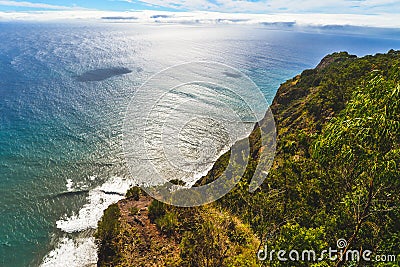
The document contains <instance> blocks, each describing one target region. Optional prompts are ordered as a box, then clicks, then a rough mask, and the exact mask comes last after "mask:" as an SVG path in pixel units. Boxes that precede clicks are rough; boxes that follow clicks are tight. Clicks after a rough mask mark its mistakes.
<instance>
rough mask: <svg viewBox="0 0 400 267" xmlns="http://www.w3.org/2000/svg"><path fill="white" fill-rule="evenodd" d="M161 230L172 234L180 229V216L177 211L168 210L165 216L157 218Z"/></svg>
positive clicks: (156, 221)
mask: <svg viewBox="0 0 400 267" xmlns="http://www.w3.org/2000/svg"><path fill="white" fill-rule="evenodd" d="M155 223H156V225H157V227H158V228H159V229H160V231H161V232H163V233H165V234H167V235H172V234H173V233H175V231H176V230H177V229H178V216H177V214H176V213H175V212H167V213H166V214H165V215H164V216H162V217H160V218H158V219H156V220H155Z"/></svg>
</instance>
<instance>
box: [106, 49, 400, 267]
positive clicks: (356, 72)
mask: <svg viewBox="0 0 400 267" xmlns="http://www.w3.org/2000/svg"><path fill="white" fill-rule="evenodd" d="M271 109H272V112H273V113H274V116H275V120H276V125H277V138H278V144H277V154H276V158H275V160H274V163H273V167H272V169H271V170H270V172H269V174H268V177H267V179H266V180H265V182H264V183H263V185H262V186H261V188H260V189H258V190H257V191H256V192H255V193H250V192H249V183H250V180H251V178H252V174H253V173H254V171H255V168H256V166H257V164H258V160H259V157H258V156H259V152H260V151H261V149H263V148H262V147H261V142H260V134H259V133H258V130H257V129H256V130H255V131H254V132H253V133H252V134H251V136H250V137H249V142H250V144H251V151H250V157H249V164H248V166H247V169H246V172H245V174H244V175H243V177H236V178H240V179H241V180H240V182H239V183H238V185H237V186H236V187H235V188H234V190H232V191H231V192H230V193H229V194H228V195H226V196H225V197H223V198H222V199H220V200H218V201H217V202H216V203H214V204H212V205H208V206H205V207H201V208H191V209H187V208H174V207H170V206H167V205H165V204H162V203H160V202H158V201H153V202H152V203H151V205H150V206H149V218H150V219H151V220H152V222H154V223H155V224H156V225H157V227H158V229H159V230H160V231H161V232H162V233H164V234H166V235H167V236H170V237H172V238H173V239H174V240H175V242H176V244H178V245H179V251H180V252H179V254H180V256H179V257H180V263H179V266H399V260H400V179H399V178H400V168H399V166H400V52H399V51H393V50H392V51H389V53H387V54H378V55H375V56H366V57H363V58H357V57H355V56H352V55H349V54H347V53H344V52H342V53H335V54H333V55H329V56H327V57H325V58H324V59H323V60H322V61H321V63H320V64H319V65H318V66H317V68H315V69H313V70H306V71H304V72H303V73H302V74H301V75H298V76H297V77H295V78H293V79H291V80H289V81H287V82H286V83H284V84H282V85H281V87H280V88H279V90H278V93H277V95H276V97H275V100H274V102H273V105H272V107H271ZM260 123H261V124H263V123H267V122H265V121H262V122H260ZM238 145H239V146H240V145H241V144H240V142H239V143H238ZM228 160H229V152H228V153H227V154H225V155H223V156H222V157H221V158H220V159H219V160H218V161H217V162H216V164H215V166H214V168H213V170H211V171H210V172H209V174H208V175H207V176H206V177H204V178H203V179H202V180H201V181H199V182H198V183H197V185H201V184H206V183H209V182H211V181H213V180H215V179H217V178H219V177H220V176H221V175H222V173H223V170H224V168H225V166H226V165H227V162H228ZM234 160H235V162H234V163H233V165H234V166H235V165H237V166H239V165H240V163H241V162H243V160H244V159H240V158H237V159H234ZM233 173H235V170H233ZM111 209H113V208H111ZM114 215H117V214H114ZM104 217H105V218H109V217H110V216H109V214H105V216H104ZM109 219H110V220H111V221H112V220H113V219H111V218H109ZM103 220H107V219H104V218H103ZM103 224H104V222H103ZM103 228H104V227H103ZM107 229H111V230H112V227H111V228H107ZM99 232H102V230H100V228H99ZM112 235H113V233H112V231H111V234H110V235H109V236H112ZM102 236H106V237H107V236H108V235H104V233H103V234H102V235H100V237H102ZM341 238H344V239H346V240H347V246H346V247H345V248H344V251H348V250H359V251H365V250H371V251H372V252H373V256H372V258H374V255H383V254H385V255H396V256H397V262H387V263H382V262H381V263H378V262H372V263H371V262H360V263H357V262H341V261H339V260H338V261H329V260H328V259H324V260H323V261H322V262H313V263H310V262H301V261H299V262H291V261H288V262H278V261H277V260H275V261H272V262H268V261H257V258H256V253H257V251H258V250H259V249H260V248H262V247H264V246H265V245H267V246H268V247H269V248H271V249H275V250H279V249H283V250H287V251H289V250H291V249H296V250H303V249H314V250H316V251H320V250H323V249H327V248H328V247H332V248H333V249H335V248H336V241H337V240H338V239H341ZM106 240H107V239H106ZM100 252H101V247H100ZM100 260H102V259H100ZM164 266H169V265H164Z"/></svg>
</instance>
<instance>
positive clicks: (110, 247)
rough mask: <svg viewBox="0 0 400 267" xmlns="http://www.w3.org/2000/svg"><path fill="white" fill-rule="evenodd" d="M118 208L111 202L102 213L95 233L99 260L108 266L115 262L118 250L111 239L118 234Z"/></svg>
mask: <svg viewBox="0 0 400 267" xmlns="http://www.w3.org/2000/svg"><path fill="white" fill-rule="evenodd" d="M119 216H120V210H119V207H118V204H113V205H111V206H110V207H108V209H106V210H105V211H104V215H103V217H102V219H101V221H100V222H99V224H98V229H97V232H96V234H95V237H96V239H97V243H98V247H99V253H98V255H99V262H101V263H102V264H103V265H101V266H108V263H112V262H115V261H116V259H117V258H118V250H117V248H116V247H115V245H114V243H113V239H114V238H115V237H116V236H117V235H118V234H119V231H120V228H119Z"/></svg>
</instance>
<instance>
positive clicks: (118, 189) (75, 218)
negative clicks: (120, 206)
mask: <svg viewBox="0 0 400 267" xmlns="http://www.w3.org/2000/svg"><path fill="white" fill-rule="evenodd" d="M131 186H132V182H131V181H129V180H127V179H123V178H120V177H112V178H111V179H110V180H108V181H107V182H105V183H104V184H103V185H101V186H99V187H96V188H94V189H93V190H90V191H89V196H88V197H87V200H88V203H87V204H85V205H84V206H83V207H82V209H80V210H79V212H78V214H74V215H72V216H70V217H65V218H63V219H60V220H58V221H57V222H56V225H57V228H59V229H61V230H62V231H64V232H66V233H74V232H81V231H84V230H87V229H96V228H97V223H98V221H99V220H100V219H101V216H103V212H104V210H105V209H107V207H108V206H110V205H111V204H114V203H116V202H118V201H119V200H121V199H122V198H123V197H124V195H125V193H126V192H127V191H128V189H129V188H130V187H131Z"/></svg>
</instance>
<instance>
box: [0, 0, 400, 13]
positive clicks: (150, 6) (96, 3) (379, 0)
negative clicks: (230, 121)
mask: <svg viewBox="0 0 400 267" xmlns="http://www.w3.org/2000/svg"><path fill="white" fill-rule="evenodd" d="M43 10H102V11H137V10H159V11H174V12H176V11H213V12H224V13H237V12H240V13H257V14H260V13H262V14H268V13H295V14H303V13H318V14H364V15H369V14H384V13H390V14H400V0H141V1H137V0H72V1H70V0H30V1H14V0H0V11H3V12H4V11H5V12H21V11H43Z"/></svg>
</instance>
